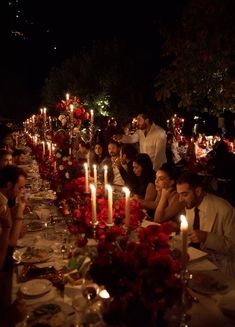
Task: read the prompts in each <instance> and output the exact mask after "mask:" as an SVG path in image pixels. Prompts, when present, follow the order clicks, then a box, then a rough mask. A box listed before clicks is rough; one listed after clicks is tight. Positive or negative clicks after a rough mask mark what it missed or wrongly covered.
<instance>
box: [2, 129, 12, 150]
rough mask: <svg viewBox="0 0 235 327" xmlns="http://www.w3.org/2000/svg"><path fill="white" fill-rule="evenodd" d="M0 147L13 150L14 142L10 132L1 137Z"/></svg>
mask: <svg viewBox="0 0 235 327" xmlns="http://www.w3.org/2000/svg"><path fill="white" fill-rule="evenodd" d="M1 148H2V149H5V150H7V151H9V152H11V153H12V152H13V151H14V149H15V143H14V140H13V137H12V135H11V133H9V134H7V135H6V136H5V137H4V138H3V139H2V142H1Z"/></svg>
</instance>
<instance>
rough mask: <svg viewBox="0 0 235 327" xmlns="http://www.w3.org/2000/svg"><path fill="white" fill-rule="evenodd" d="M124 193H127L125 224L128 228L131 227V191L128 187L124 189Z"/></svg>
mask: <svg viewBox="0 0 235 327" xmlns="http://www.w3.org/2000/svg"><path fill="white" fill-rule="evenodd" d="M122 190H123V192H124V193H125V197H126V202H125V223H126V227H127V228H129V227H130V193H131V192H130V190H129V188H127V187H123V188H122Z"/></svg>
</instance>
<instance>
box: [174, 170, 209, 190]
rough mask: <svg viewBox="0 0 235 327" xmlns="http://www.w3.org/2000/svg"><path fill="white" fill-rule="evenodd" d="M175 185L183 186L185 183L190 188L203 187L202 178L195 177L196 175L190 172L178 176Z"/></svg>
mask: <svg viewBox="0 0 235 327" xmlns="http://www.w3.org/2000/svg"><path fill="white" fill-rule="evenodd" d="M176 183H177V184H184V183H187V184H189V185H190V186H191V187H198V186H203V184H202V178H201V176H199V175H197V174H196V173H193V172H191V171H187V172H185V173H183V174H182V175H180V176H179V178H178V179H177V182H176Z"/></svg>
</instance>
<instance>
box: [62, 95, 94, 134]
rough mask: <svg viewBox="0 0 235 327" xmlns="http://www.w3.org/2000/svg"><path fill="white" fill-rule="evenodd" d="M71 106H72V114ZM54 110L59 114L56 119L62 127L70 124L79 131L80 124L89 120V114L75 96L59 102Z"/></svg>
mask: <svg viewBox="0 0 235 327" xmlns="http://www.w3.org/2000/svg"><path fill="white" fill-rule="evenodd" d="M71 106H73V107H72V112H71ZM56 109H57V111H58V112H59V117H58V119H59V121H60V122H61V125H62V127H66V126H68V125H69V124H71V123H72V124H73V125H74V128H77V129H80V128H81V126H82V124H84V123H85V122H86V121H88V119H89V113H88V112H87V111H86V109H85V107H84V104H83V102H82V101H81V100H80V99H79V98H78V97H77V96H74V97H72V98H68V99H66V100H61V101H60V102H59V103H58V104H57V106H56Z"/></svg>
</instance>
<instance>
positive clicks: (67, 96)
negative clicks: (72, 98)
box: [65, 93, 69, 101]
mask: <svg viewBox="0 0 235 327" xmlns="http://www.w3.org/2000/svg"><path fill="white" fill-rule="evenodd" d="M65 98H66V100H67V101H68V100H69V93H66V95H65Z"/></svg>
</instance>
